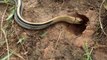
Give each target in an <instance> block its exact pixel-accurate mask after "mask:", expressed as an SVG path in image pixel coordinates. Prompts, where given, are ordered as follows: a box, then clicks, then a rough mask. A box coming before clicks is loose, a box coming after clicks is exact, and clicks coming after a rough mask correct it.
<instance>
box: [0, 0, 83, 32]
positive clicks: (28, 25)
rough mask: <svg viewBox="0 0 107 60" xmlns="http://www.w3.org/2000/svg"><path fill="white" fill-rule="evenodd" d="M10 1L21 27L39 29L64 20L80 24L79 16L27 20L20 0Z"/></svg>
mask: <svg viewBox="0 0 107 60" xmlns="http://www.w3.org/2000/svg"><path fill="white" fill-rule="evenodd" d="M11 1H12V2H14V3H15V5H16V11H15V14H14V19H15V21H16V22H17V23H18V24H19V25H20V26H21V27H23V28H26V29H30V30H40V29H44V28H46V27H49V26H50V25H52V24H54V23H57V22H60V21H64V22H67V23H71V24H80V22H81V21H82V19H81V18H79V17H73V16H68V15H62V16H58V17H54V18H52V19H50V20H48V21H45V22H41V23H34V22H29V21H27V20H25V19H24V18H23V17H22V12H23V8H22V0H11ZM0 3H5V2H4V0H0Z"/></svg>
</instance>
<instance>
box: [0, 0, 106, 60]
mask: <svg viewBox="0 0 107 60" xmlns="http://www.w3.org/2000/svg"><path fill="white" fill-rule="evenodd" d="M101 3H102V1H101V0H23V4H24V11H23V17H24V18H25V19H26V20H28V21H30V22H44V21H47V20H49V19H51V18H54V17H57V16H60V15H70V16H71V15H73V14H75V13H78V14H80V15H81V18H83V21H84V23H83V24H80V25H73V24H68V23H62V22H61V23H57V24H54V25H52V26H50V27H48V28H46V29H43V30H38V31H37V30H27V29H24V28H22V27H20V26H19V25H18V24H17V23H16V22H15V21H14V20H12V22H11V23H9V22H8V21H7V20H6V18H7V16H8V15H9V10H7V12H6V15H5V17H4V19H3V18H2V17H3V13H4V10H5V9H6V5H5V4H0V21H1V22H2V20H3V28H4V29H5V31H6V36H7V40H8V43H9V49H10V51H14V52H15V53H14V54H13V55H12V56H11V57H10V60H86V59H85V58H86V57H85V56H84V54H85V50H84V48H83V47H84V44H85V43H87V45H88V46H89V49H93V50H92V53H91V57H92V59H93V60H107V51H106V49H107V44H106V43H107V39H106V36H105V35H104V34H103V33H102V31H101V29H100V26H99V22H98V16H99V15H98V14H99V12H98V11H99V8H100V7H99V6H100V5H101ZM8 8H10V7H8ZM101 18H102V22H103V24H104V30H105V31H106V30H107V28H106V22H107V21H106V19H107V11H106V10H105V9H104V8H103V9H102V14H101ZM0 24H1V23H0ZM20 40H21V41H22V42H20ZM6 54H7V48H6V42H5V37H4V35H3V33H2V31H0V58H3V57H4V56H5V55H6Z"/></svg>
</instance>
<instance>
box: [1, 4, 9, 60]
mask: <svg viewBox="0 0 107 60" xmlns="http://www.w3.org/2000/svg"><path fill="white" fill-rule="evenodd" d="M7 8H8V5H7V6H6V8H5V10H4V12H3V15H2V19H1V32H2V33H3V35H4V38H5V41H6V47H7V54H8V60H9V44H8V40H7V34H6V32H5V30H4V28H3V21H4V18H5V14H6V11H7ZM2 37H3V36H2V35H1V39H2Z"/></svg>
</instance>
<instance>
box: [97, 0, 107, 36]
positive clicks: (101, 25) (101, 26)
mask: <svg viewBox="0 0 107 60" xmlns="http://www.w3.org/2000/svg"><path fill="white" fill-rule="evenodd" d="M104 2H105V0H103V1H102V3H101V5H100V9H99V23H100V28H101V30H102V32H103V33H104V35H106V36H107V33H106V32H105V31H104V28H103V24H102V22H101V12H102V11H101V10H102V7H103V4H104Z"/></svg>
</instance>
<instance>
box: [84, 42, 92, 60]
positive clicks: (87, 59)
mask: <svg viewBox="0 0 107 60" xmlns="http://www.w3.org/2000/svg"><path fill="white" fill-rule="evenodd" d="M83 49H84V51H85V54H84V60H92V56H91V55H92V51H93V48H92V49H90V48H89V46H88V44H87V43H85V44H84V47H83Z"/></svg>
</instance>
